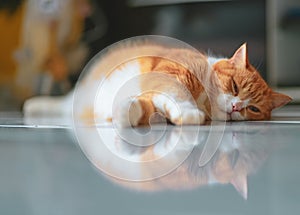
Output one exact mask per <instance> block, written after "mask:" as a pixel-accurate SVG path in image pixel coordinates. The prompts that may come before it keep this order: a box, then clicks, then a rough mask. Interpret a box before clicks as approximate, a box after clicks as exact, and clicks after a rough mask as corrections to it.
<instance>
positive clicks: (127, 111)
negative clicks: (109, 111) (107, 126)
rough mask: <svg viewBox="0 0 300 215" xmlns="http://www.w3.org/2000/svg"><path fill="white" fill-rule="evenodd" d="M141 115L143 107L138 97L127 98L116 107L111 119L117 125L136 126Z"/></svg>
mask: <svg viewBox="0 0 300 215" xmlns="http://www.w3.org/2000/svg"><path fill="white" fill-rule="evenodd" d="M142 116H143V109H142V106H141V104H140V102H139V100H138V99H135V98H129V99H127V100H125V101H123V102H122V103H121V104H120V106H119V108H118V109H117V111H116V113H115V115H114V116H113V120H114V122H115V123H116V125H117V126H119V127H131V126H137V125H138V124H139V122H140V119H141V118H142Z"/></svg>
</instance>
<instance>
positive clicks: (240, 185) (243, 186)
mask: <svg viewBox="0 0 300 215" xmlns="http://www.w3.org/2000/svg"><path fill="white" fill-rule="evenodd" d="M230 183H231V184H232V185H233V186H234V188H235V189H236V190H237V191H238V192H239V193H240V194H241V195H242V196H243V198H244V199H247V197H248V184H247V174H246V173H240V174H238V175H236V176H234V177H233V178H232V179H231V181H230Z"/></svg>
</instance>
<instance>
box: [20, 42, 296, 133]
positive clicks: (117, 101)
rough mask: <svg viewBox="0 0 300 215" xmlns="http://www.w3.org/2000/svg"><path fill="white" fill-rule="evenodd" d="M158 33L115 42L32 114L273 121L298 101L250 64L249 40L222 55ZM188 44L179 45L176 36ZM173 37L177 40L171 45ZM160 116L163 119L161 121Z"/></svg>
mask: <svg viewBox="0 0 300 215" xmlns="http://www.w3.org/2000/svg"><path fill="white" fill-rule="evenodd" d="M159 40H162V41H163V42H164V40H171V43H170V42H169V43H168V44H169V45H165V43H161V42H157V37H156V36H148V37H146V39H145V37H137V38H131V39H128V40H125V41H121V42H119V43H117V44H114V45H113V47H110V48H108V49H106V50H104V51H103V52H102V53H101V54H100V55H97V56H96V57H95V58H94V59H93V60H92V61H91V63H90V64H89V65H88V66H87V68H86V69H85V71H88V72H87V73H86V74H85V77H84V78H83V79H82V80H81V81H79V84H78V85H77V88H76V89H75V91H74V92H71V93H70V94H69V95H67V96H65V97H60V98H48V97H42V98H33V99H31V100H28V101H27V102H26V103H25V105H24V112H25V115H34V114H44V115H51V114H53V113H55V114H63V115H67V114H69V115H71V113H72V111H73V116H74V117H75V120H80V121H83V122H85V123H87V124H101V123H103V122H111V121H112V122H113V123H116V124H118V125H120V126H125V127H126V126H130V125H131V126H137V125H142V124H149V123H150V121H151V120H152V121H157V119H153V118H152V117H151V116H153V114H154V113H157V112H158V113H159V114H161V115H163V116H165V117H166V118H167V119H168V120H169V121H170V122H171V123H173V124H176V125H188V124H204V123H205V121H206V120H267V119H270V117H271V111H272V110H273V109H274V108H277V107H280V106H282V105H285V104H287V103H288V102H290V101H291V98H290V97H288V96H286V95H283V94H280V93H276V92H274V91H273V90H272V89H271V88H270V87H269V86H268V85H267V84H266V82H265V81H264V80H263V79H262V78H261V76H260V75H259V73H258V71H257V70H256V69H255V68H254V67H253V66H252V65H251V64H250V62H249V60H248V56H247V46H246V44H243V45H242V46H241V47H240V48H239V49H237V51H236V52H235V53H234V54H233V56H232V57H231V58H215V57H212V56H207V55H204V54H201V53H199V52H198V51H197V50H195V49H193V48H191V47H189V46H187V45H182V42H181V43H180V42H178V41H177V40H175V39H170V38H167V39H161V38H159ZM176 42H177V43H180V45H174V43H176ZM170 44H171V45H170ZM158 121H160V119H159V120H158Z"/></svg>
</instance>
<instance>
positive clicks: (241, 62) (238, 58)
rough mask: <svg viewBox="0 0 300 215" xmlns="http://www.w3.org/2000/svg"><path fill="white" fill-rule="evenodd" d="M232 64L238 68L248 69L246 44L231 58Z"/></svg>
mask: <svg viewBox="0 0 300 215" xmlns="http://www.w3.org/2000/svg"><path fill="white" fill-rule="evenodd" d="M230 62H231V63H233V64H234V65H236V66H238V67H247V66H248V65H249V61H248V51H247V44H246V43H244V44H243V45H241V47H240V48H239V49H238V50H236V52H235V53H234V55H233V56H232V57H231V58H230Z"/></svg>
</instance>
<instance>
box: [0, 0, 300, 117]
mask: <svg viewBox="0 0 300 215" xmlns="http://www.w3.org/2000/svg"><path fill="white" fill-rule="evenodd" d="M299 4H300V3H299V1H297V0H287V1H280V0H232V1H230V0H227V1H226V0H223V1H222V0H220V1H216V0H206V1H205V0H204V1H201V0H198V1H197V0H191V1H189V0H186V1H183V0H160V1H159V0H149V1H146V0H125V1H124V0H113V1H104V0H102V1H100V0H63V1H59V0H12V1H1V2H0V27H1V34H0V47H1V48H0V101H1V103H0V111H6V110H20V108H21V106H22V103H23V101H24V100H25V99H26V98H28V97H31V96H34V95H41V94H43V95H45V94H46V95H60V94H65V93H66V92H68V91H69V90H70V89H71V88H72V86H73V85H74V83H75V82H76V80H77V78H78V77H79V75H80V72H81V71H82V69H83V67H84V65H85V64H86V63H87V62H88V60H89V59H91V57H92V56H94V55H95V54H96V53H97V52H99V51H100V50H102V49H103V48H105V47H107V46H108V45H110V44H112V43H114V42H117V41H119V40H122V39H125V38H128V37H132V36H137V35H144V34H158V35H165V36H170V37H174V38H177V39H180V40H183V41H184V42H187V43H189V44H190V45H192V46H194V47H196V48H197V49H199V50H202V51H204V52H209V53H211V54H217V55H224V56H231V55H232V53H233V52H234V50H235V49H236V48H238V47H239V46H240V45H241V44H242V43H244V42H247V43H248V48H249V57H250V61H251V62H252V64H254V66H256V67H257V68H258V70H259V71H260V72H261V74H262V76H263V77H264V78H265V79H266V80H267V81H268V82H269V83H270V84H271V85H272V86H273V87H274V88H278V87H281V88H282V87H284V89H283V88H282V89H281V90H290V91H291V92H290V91H289V92H288V93H289V94H292V96H294V97H299V95H298V92H299V91H297V87H298V86H300V78H299V77H300V76H299V75H300V65H299V62H300V59H299V55H297V52H298V50H299V49H300V47H299V46H300V42H299V34H300V33H299V32H300V27H299V26H300V24H299V23H300V21H299V20H300V18H299V17H300V15H299V14H300V12H299V11H300V9H299V8H300V6H299Z"/></svg>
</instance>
